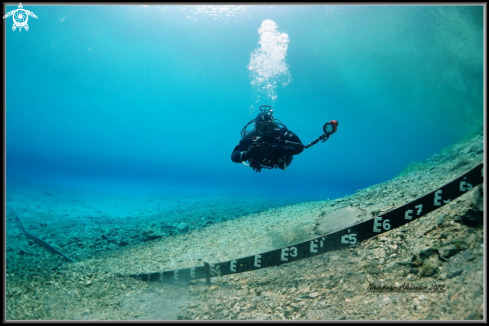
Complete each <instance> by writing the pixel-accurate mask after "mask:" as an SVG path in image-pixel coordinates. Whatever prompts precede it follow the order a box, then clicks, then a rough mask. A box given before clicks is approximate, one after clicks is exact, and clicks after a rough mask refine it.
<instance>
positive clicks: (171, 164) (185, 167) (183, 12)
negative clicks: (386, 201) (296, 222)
mask: <svg viewBox="0 0 489 326" xmlns="http://www.w3.org/2000/svg"><path fill="white" fill-rule="evenodd" d="M15 9H17V6H7V7H6V12H8V11H10V10H15ZM24 9H26V10H30V11H32V12H33V13H35V14H36V15H37V17H38V18H37V19H35V18H33V17H29V19H28V24H29V30H28V31H26V30H22V31H21V32H19V31H18V30H16V31H12V24H13V20H12V17H9V18H5V19H4V20H5V21H4V24H5V25H4V26H5V29H6V30H5V36H6V47H5V49H6V180H7V182H6V189H7V196H9V195H12V193H13V192H14V191H15V193H16V194H18V193H22V191H26V192H29V191H32V190H33V189H34V190H35V191H37V190H39V192H41V191H52V189H64V190H63V191H77V193H86V194H93V193H101V194H110V195H114V194H116V195H117V194H119V193H124V194H125V195H131V194H135V195H136V194H140V193H141V192H143V193H151V192H158V191H174V192H181V193H186V192H188V193H192V194H196V196H198V194H199V193H214V192H216V193H222V194H226V193H228V192H229V193H231V192H232V193H233V194H234V195H236V194H243V195H249V194H251V195H257V194H258V195H259V194H266V195H268V196H277V197H281V198H291V199H292V198H295V199H297V198H301V199H303V200H318V199H320V200H321V199H327V198H338V197H341V196H344V195H348V194H352V193H354V192H355V191H356V190H358V189H361V188H365V187H368V186H370V185H373V184H376V183H379V182H383V181H386V180H389V179H391V178H393V177H394V176H396V175H398V174H399V173H400V172H401V170H402V169H404V168H405V167H407V166H408V165H409V163H412V162H416V161H423V160H425V159H427V158H429V157H430V156H431V155H433V154H435V153H438V152H439V151H440V150H441V149H443V148H444V147H446V146H449V145H451V144H453V143H456V142H458V141H460V140H461V139H462V138H463V137H465V136H466V135H468V134H469V133H470V132H472V131H473V130H474V129H477V128H481V127H482V125H483V122H482V121H483V110H484V109H483V9H484V8H483V7H482V6H326V5H304V6H301V5H277V6H269V5H266V6H265V5H263V6H254V5H253V6H252V5H249V6H247V5H240V6H224V5H216V6H214V5H213V6H188V5H185V6H184V5H173V6H168V5H167V6H164V5H158V6H136V5H135V6H50V5H46V6H29V5H25V7H24ZM267 20H270V21H272V22H273V23H274V24H272V23H270V22H268V25H267V23H266V24H265V25H264V29H262V30H261V33H260V32H259V29H260V27H261V26H262V25H263V24H264V22H265V21H267ZM259 42H261V44H260V43H259ZM260 105H271V106H272V108H273V109H274V112H275V117H276V118H279V119H280V120H281V121H282V122H283V123H284V124H285V125H287V127H288V128H289V129H290V130H292V131H293V132H295V133H296V134H298V135H299V137H300V138H301V140H302V142H303V143H305V144H307V143H309V142H311V141H313V140H315V139H316V138H317V137H319V136H320V135H321V134H322V126H323V124H324V123H325V122H327V121H329V120H333V119H334V120H338V122H339V126H338V131H337V133H336V134H334V135H332V136H331V137H330V139H329V140H328V141H327V142H325V143H319V144H317V145H315V146H313V147H311V148H309V149H306V150H304V152H303V153H301V154H300V155H298V156H296V157H295V158H294V161H293V162H292V164H291V166H290V167H289V168H287V169H286V170H285V171H282V170H264V171H262V173H255V172H253V170H252V169H251V168H249V167H247V166H245V165H243V164H236V163H233V162H231V159H230V156H231V152H232V150H233V149H234V147H235V146H236V145H237V144H238V142H239V140H240V132H241V129H242V128H243V127H244V125H245V124H246V123H247V122H248V121H250V120H251V119H253V118H254V117H255V116H256V114H257V112H258V107H259V106H260Z"/></svg>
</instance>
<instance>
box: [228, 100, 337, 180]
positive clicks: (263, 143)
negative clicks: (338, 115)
mask: <svg viewBox="0 0 489 326" xmlns="http://www.w3.org/2000/svg"><path fill="white" fill-rule="evenodd" d="M326 126H327V128H326ZM337 126H338V122H336V121H334V120H332V121H330V122H328V123H326V124H325V125H324V127H323V130H324V132H325V134H324V135H322V136H321V137H319V138H318V139H316V140H315V141H314V142H312V143H310V144H309V145H307V146H304V145H303V144H302V142H301V140H300V139H299V137H298V136H297V135H296V134H294V133H293V132H292V131H290V130H288V129H287V127H286V126H285V125H284V124H283V123H282V122H281V121H280V120H278V119H275V118H274V117H273V110H272V108H271V107H270V106H269V105H262V106H260V113H258V115H257V116H256V118H255V119H253V120H251V121H250V122H248V124H247V125H246V126H244V128H243V129H242V130H241V140H240V142H239V144H238V145H237V146H236V147H235V148H234V150H233V153H232V154H231V160H232V161H233V162H235V163H243V164H245V165H249V166H250V167H252V168H253V170H254V171H256V172H261V169H262V168H268V169H273V168H279V169H282V170H285V168H287V167H288V166H289V165H290V164H291V162H292V156H293V155H297V154H300V153H301V152H302V151H303V150H304V148H308V147H310V146H312V145H314V144H316V143H317V142H318V141H319V140H322V141H323V142H324V141H326V140H327V139H328V137H329V136H330V135H331V134H333V133H334V132H336V127H337ZM246 161H248V164H246V163H245V162H246Z"/></svg>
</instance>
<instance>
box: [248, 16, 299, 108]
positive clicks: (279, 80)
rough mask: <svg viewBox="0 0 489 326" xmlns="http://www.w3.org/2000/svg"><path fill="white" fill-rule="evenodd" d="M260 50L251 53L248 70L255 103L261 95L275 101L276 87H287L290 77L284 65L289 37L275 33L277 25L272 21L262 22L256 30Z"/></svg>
mask: <svg viewBox="0 0 489 326" xmlns="http://www.w3.org/2000/svg"><path fill="white" fill-rule="evenodd" d="M258 34H260V41H259V42H258V44H260V45H261V47H260V48H258V49H256V50H254V51H253V52H252V53H251V58H250V63H249V64H248V69H249V70H250V75H251V86H252V88H253V91H254V92H256V93H257V97H258V99H257V102H258V101H260V97H261V95H265V97H266V98H267V99H270V100H272V101H275V100H276V99H277V92H276V90H277V85H278V84H282V86H287V85H288V84H289V83H290V82H291V81H292V77H291V75H290V72H289V68H288V65H287V64H286V63H285V57H286V55H287V48H288V44H289V36H288V35H287V34H285V33H279V32H278V31H277V24H276V23H275V22H274V21H273V20H269V19H267V20H264V21H263V22H262V24H261V26H260V28H259V29H258Z"/></svg>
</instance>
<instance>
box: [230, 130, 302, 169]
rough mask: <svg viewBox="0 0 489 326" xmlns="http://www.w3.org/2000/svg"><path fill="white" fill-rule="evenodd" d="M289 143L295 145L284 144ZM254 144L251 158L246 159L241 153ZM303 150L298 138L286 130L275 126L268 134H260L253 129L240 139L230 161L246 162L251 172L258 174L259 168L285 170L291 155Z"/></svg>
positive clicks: (290, 160)
mask: <svg viewBox="0 0 489 326" xmlns="http://www.w3.org/2000/svg"><path fill="white" fill-rule="evenodd" d="M285 141H291V142H294V143H297V144H291V143H286V142H285ZM253 143H256V145H255V146H256V148H255V149H254V150H253V153H252V154H251V155H250V156H251V157H246V156H247V155H243V152H245V153H246V151H248V149H249V147H250V145H251V144H253ZM303 150H304V146H303V145H302V142H301V140H300V139H299V137H298V136H297V135H296V134H294V133H293V132H292V131H290V130H287V128H285V127H283V128H280V127H279V126H278V125H276V127H275V129H274V130H273V131H272V132H270V134H268V135H266V134H260V133H259V132H257V131H256V130H255V129H253V130H252V131H251V132H250V133H249V134H248V135H247V136H246V137H244V138H241V140H240V141H239V144H238V145H237V146H236V147H235V148H234V150H233V153H232V154H231V160H232V161H233V162H236V163H242V162H243V161H246V160H248V162H249V163H250V166H251V167H252V168H253V170H255V171H257V172H260V170H261V168H264V167H266V168H269V169H272V168H280V169H285V168H286V167H287V166H289V165H290V163H291V162H292V155H297V154H299V153H301V152H302V151H303Z"/></svg>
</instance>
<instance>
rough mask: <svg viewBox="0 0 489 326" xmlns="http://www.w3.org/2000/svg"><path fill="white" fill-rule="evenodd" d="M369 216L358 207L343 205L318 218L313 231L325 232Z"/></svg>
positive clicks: (342, 227) (339, 228)
mask: <svg viewBox="0 0 489 326" xmlns="http://www.w3.org/2000/svg"><path fill="white" fill-rule="evenodd" d="M370 218H372V216H371V215H370V214H368V213H365V212H364V211H363V210H361V209H359V208H356V207H351V206H350V207H345V208H342V209H339V210H337V211H335V212H333V213H331V214H327V215H325V216H322V217H321V218H319V219H318V221H317V222H316V226H315V228H314V233H315V234H317V235H322V234H327V233H330V232H334V231H338V230H341V229H344V228H347V227H349V226H352V225H354V224H357V223H358V222H360V221H362V220H366V219H370Z"/></svg>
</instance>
